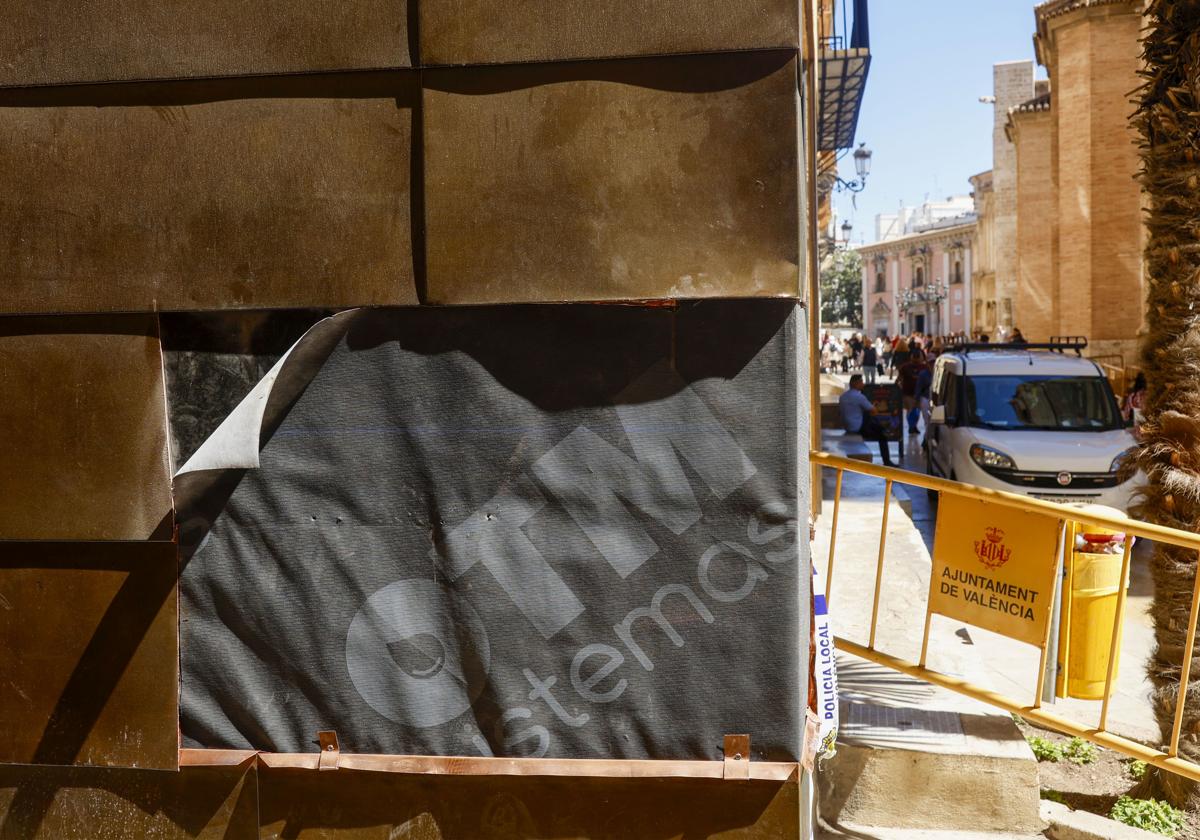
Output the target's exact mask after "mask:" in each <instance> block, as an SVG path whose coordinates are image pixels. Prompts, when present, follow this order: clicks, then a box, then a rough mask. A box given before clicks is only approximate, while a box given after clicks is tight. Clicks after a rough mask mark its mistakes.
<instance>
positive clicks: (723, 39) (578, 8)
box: [418, 0, 800, 64]
mask: <svg viewBox="0 0 1200 840" xmlns="http://www.w3.org/2000/svg"><path fill="white" fill-rule="evenodd" d="M418 6H419V8H420V19H421V26H420V32H421V60H422V61H423V62H424V63H426V64H481V63H496V62H516V61H561V60H564V59H571V58H608V57H615V56H631V55H661V54H664V53H693V52H716V51H727V50H747V49H770V48H780V47H791V48H795V47H798V46H799V45H800V8H799V4H798V3H797V0H756V2H752V3H751V2H741V3H728V2H723V0H553V2H547V0H421V2H420V3H419V4H418Z"/></svg>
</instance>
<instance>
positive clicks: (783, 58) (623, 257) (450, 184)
mask: <svg viewBox="0 0 1200 840" xmlns="http://www.w3.org/2000/svg"><path fill="white" fill-rule="evenodd" d="M425 84H426V89H425V92H424V105H425V111H424V126H425V150H426V168H425V187H426V196H425V206H426V211H427V213H426V243H427V263H428V279H427V292H428V299H429V301H430V302H433V303H509V302H533V301H586V300H629V299H647V298H699V297H743V296H745V297H765V296H793V297H794V296H797V295H798V294H799V288H800V287H799V265H798V259H799V253H800V239H799V238H800V225H799V206H798V194H799V186H798V179H799V161H798V152H797V142H796V136H797V135H796V130H797V98H796V63H795V60H794V57H793V55H792V54H791V53H786V52H757V53H742V54H735V55H712V56H686V57H675V58H664V59H630V60H626V61H605V62H577V63H572V64H557V65H533V66H524V67H486V68H465V69H458V70H441V71H430V72H428V73H426V74H425Z"/></svg>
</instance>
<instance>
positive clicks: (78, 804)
mask: <svg viewBox="0 0 1200 840" xmlns="http://www.w3.org/2000/svg"><path fill="white" fill-rule="evenodd" d="M257 811H258V784H257V774H256V772H255V770H254V766H253V763H247V764H244V765H242V766H240V767H237V766H235V767H189V768H185V769H183V770H181V771H180V772H178V773H174V772H161V771H156V770H107V769H97V768H91V767H0V837H6V838H7V837H13V838H21V840H96V838H105V840H107V838H128V840H134V838H154V840H254V838H256V837H257V836H258V828H257V822H258V814H257Z"/></svg>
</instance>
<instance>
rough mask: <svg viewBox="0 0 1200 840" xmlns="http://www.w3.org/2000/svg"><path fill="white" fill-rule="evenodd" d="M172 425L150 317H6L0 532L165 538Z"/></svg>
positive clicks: (0, 394) (0, 389)
mask: <svg viewBox="0 0 1200 840" xmlns="http://www.w3.org/2000/svg"><path fill="white" fill-rule="evenodd" d="M166 424H167V412H166V403H165V396H164V393H163V372H162V356H161V353H160V351H159V342H158V339H157V338H156V337H155V321H154V318H153V317H146V316H115V317H114V316H101V317H67V318H3V319H0V429H3V430H4V445H3V446H0V497H2V498H3V500H4V502H3V504H0V539H64V540H65V539H73V540H119V539H128V540H143V539H147V538H150V537H152V536H154V537H157V538H164V539H170V537H171V474H170V468H169V465H168V458H167V428H166Z"/></svg>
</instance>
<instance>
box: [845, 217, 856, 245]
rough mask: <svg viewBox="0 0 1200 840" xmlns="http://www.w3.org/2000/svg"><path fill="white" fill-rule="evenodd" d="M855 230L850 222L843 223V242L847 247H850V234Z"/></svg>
mask: <svg viewBox="0 0 1200 840" xmlns="http://www.w3.org/2000/svg"><path fill="white" fill-rule="evenodd" d="M852 230H854V225H852V224H850V220H849V219H847V220H846V221H844V222H842V241H843V242H845V243H846V247H847V248H849V247H850V232H851V231H852Z"/></svg>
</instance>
